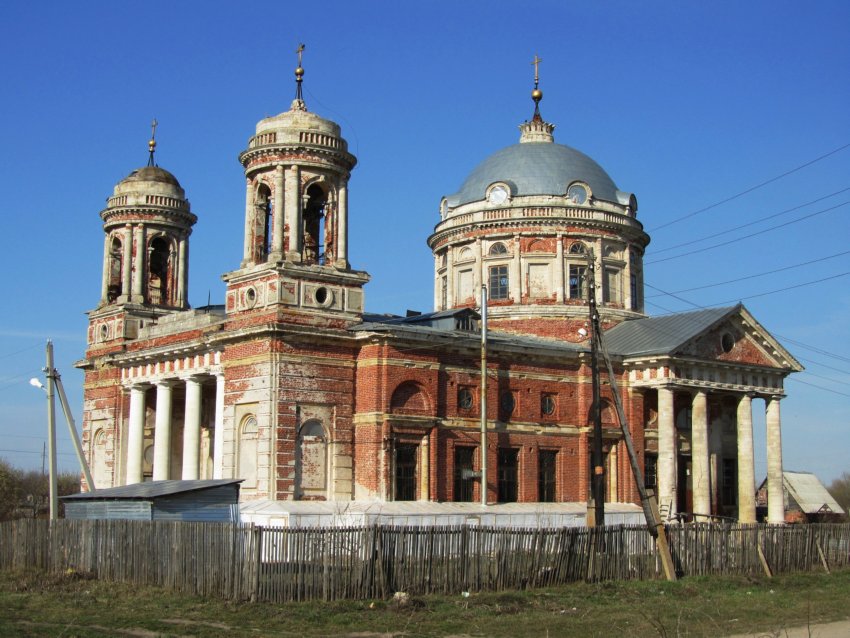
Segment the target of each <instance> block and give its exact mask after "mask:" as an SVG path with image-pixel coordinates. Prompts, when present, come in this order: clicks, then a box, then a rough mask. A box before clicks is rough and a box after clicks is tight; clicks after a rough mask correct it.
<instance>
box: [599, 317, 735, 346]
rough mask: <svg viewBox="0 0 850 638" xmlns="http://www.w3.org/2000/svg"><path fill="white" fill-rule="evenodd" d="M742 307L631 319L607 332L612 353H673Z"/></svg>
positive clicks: (606, 340) (606, 335)
mask: <svg viewBox="0 0 850 638" xmlns="http://www.w3.org/2000/svg"><path fill="white" fill-rule="evenodd" d="M740 308H741V306H740V304H739V305H737V306H732V307H726V308H707V309H705V310H695V311H693V312H681V313H677V314H674V315H666V316H663V317H648V318H646V319H631V320H628V321H624V322H623V323H621V324H618V325H616V326H614V327H613V328H611V329H610V330H608V331H607V332H606V333H605V344H606V346H607V347H608V351H609V352H610V353H611V354H617V355H621V356H625V357H629V356H636V355H645V354H647V355H648V354H672V353H673V352H675V351H676V349H677V348H679V347H680V346H682V345H683V344H685V343H686V342H687V341H688V340H690V339H692V338H694V337H695V336H697V335H699V334H701V333H702V332H704V331H706V330H707V329H709V328H710V327H711V326H713V325H714V324H716V323H718V322H719V321H721V320H723V319H725V318H726V317H728V316H729V315H731V314H732V313H734V312H737V311H738V310H739V309H740Z"/></svg>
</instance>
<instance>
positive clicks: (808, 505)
mask: <svg viewBox="0 0 850 638" xmlns="http://www.w3.org/2000/svg"><path fill="white" fill-rule="evenodd" d="M782 491H783V493H784V494H783V496H784V501H785V522H786V523H832V522H836V521H840V520H842V519H843V518H844V514H845V512H844V510H843V509H842V508H841V506H840V505H839V504H838V503H837V502H836V500H835V499H834V498H833V497H832V495H831V494H830V493H829V492H828V491H827V489H826V488H825V487H824V485H823V483H821V482H820V479H819V478H818V477H817V476H815V475H814V474H812V473H811V472H790V471H785V472H783V473H782ZM756 502H757V504H758V505H759V506H762V507H760V508H759V509H764V507H763V506H765V505H766V503H767V479H765V480H764V481H763V482H762V484H761V486H760V487H759V489H758V492H757V494H756Z"/></svg>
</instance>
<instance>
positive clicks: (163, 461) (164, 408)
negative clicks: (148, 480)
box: [153, 381, 172, 481]
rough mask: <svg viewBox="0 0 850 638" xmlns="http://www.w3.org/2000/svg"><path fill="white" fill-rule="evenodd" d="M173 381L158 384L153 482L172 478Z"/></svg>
mask: <svg viewBox="0 0 850 638" xmlns="http://www.w3.org/2000/svg"><path fill="white" fill-rule="evenodd" d="M171 383H172V382H171V381H160V382H159V383H157V384H156V421H155V425H154V431H153V480H154V481H167V480H168V479H170V478H171V399H172V394H171Z"/></svg>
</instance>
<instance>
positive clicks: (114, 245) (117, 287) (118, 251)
mask: <svg viewBox="0 0 850 638" xmlns="http://www.w3.org/2000/svg"><path fill="white" fill-rule="evenodd" d="M123 266H124V246H123V244H122V243H121V239H120V238H119V237H113V238H112V241H111V242H110V247H109V282H108V284H107V289H106V299H107V301H108V302H109V303H112V302H114V301H116V300H117V299H118V297H119V296H120V295H122V294H124V293H125V291H124V289H123V287H122V280H123Z"/></svg>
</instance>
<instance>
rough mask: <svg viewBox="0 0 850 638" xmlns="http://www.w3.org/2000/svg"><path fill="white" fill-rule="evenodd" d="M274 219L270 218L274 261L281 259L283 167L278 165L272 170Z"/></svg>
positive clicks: (283, 221) (283, 220)
mask: <svg viewBox="0 0 850 638" xmlns="http://www.w3.org/2000/svg"><path fill="white" fill-rule="evenodd" d="M273 206H274V209H273V213H274V217H273V218H272V241H271V247H272V250H271V257H273V258H274V259H275V260H278V259H282V258H283V225H284V223H285V218H284V203H283V165H281V164H278V165H277V166H275V169H274V204H273Z"/></svg>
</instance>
